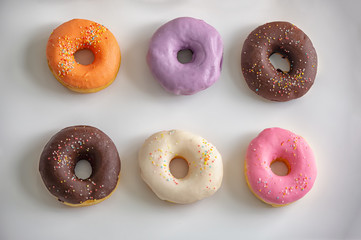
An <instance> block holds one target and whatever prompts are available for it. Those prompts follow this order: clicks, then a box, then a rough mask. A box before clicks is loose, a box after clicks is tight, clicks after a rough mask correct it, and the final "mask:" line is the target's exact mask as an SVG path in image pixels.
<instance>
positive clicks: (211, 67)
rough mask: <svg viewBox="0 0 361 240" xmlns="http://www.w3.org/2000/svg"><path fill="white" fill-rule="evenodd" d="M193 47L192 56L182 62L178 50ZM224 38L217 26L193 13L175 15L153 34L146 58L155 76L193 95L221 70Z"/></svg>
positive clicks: (170, 88)
mask: <svg viewBox="0 0 361 240" xmlns="http://www.w3.org/2000/svg"><path fill="white" fill-rule="evenodd" d="M182 50H190V51H191V52H192V59H191V61H190V62H188V63H184V64H183V63H180V62H179V61H178V59H177V54H178V52H179V51H182ZM222 56H223V42H222V39H221V36H220V35H219V33H218V32H217V30H216V29H215V28H213V27H212V26H210V25H209V24H207V23H206V22H204V21H202V20H198V19H194V18H190V17H181V18H176V19H174V20H172V21H170V22H168V23H166V24H164V25H163V26H161V27H160V28H159V29H158V30H157V31H156V32H155V33H154V35H153V37H152V39H151V41H150V46H149V50H148V55H147V62H148V65H149V68H150V70H151V72H152V74H153V75H154V77H155V78H156V79H157V80H158V81H159V83H160V84H161V85H162V86H163V87H164V88H165V89H166V90H167V91H169V92H171V93H174V94H176V95H191V94H194V93H197V92H199V91H201V90H204V89H206V88H208V87H210V86H211V85H212V84H213V83H215V82H216V81H217V80H218V78H219V75H220V73H221V67H222Z"/></svg>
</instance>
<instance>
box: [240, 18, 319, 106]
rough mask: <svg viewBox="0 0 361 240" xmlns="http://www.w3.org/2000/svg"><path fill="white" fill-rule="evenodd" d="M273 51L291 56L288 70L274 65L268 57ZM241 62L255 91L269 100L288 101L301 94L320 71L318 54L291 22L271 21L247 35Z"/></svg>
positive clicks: (250, 86)
mask: <svg viewBox="0 0 361 240" xmlns="http://www.w3.org/2000/svg"><path fill="white" fill-rule="evenodd" d="M274 53H279V54H281V55H282V56H283V57H286V58H287V59H288V61H289V63H290V70H289V71H288V72H285V71H282V70H280V69H276V68H275V67H274V66H273V65H272V63H271V62H270V60H269V57H270V56H271V55H272V54H274ZM241 65H242V73H243V76H244V78H245V80H246V82H247V84H248V87H249V88H250V89H251V90H252V91H254V92H255V93H256V94H258V95H260V96H262V97H264V98H266V99H268V100H272V101H280V102H285V101H289V100H292V99H296V98H299V97H302V96H303V95H304V94H306V93H307V92H308V90H309V89H310V88H311V86H312V85H313V82H314V80H315V77H316V73H317V54H316V50H315V48H314V47H313V44H312V42H311V40H310V39H309V38H308V36H307V35H306V34H305V33H304V32H303V31H302V30H301V29H299V28H297V27H296V26H295V25H293V24H291V23H289V22H270V23H266V24H264V25H262V26H259V27H257V28H256V29H255V30H253V31H252V32H251V33H250V34H249V35H248V37H247V39H246V40H245V42H244V45H243V48H242V53H241Z"/></svg>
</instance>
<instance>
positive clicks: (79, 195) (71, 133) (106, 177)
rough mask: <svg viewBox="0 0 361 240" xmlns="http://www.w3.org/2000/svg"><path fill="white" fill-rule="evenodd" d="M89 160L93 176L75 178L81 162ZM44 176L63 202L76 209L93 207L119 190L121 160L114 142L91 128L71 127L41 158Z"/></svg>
mask: <svg viewBox="0 0 361 240" xmlns="http://www.w3.org/2000/svg"><path fill="white" fill-rule="evenodd" d="M80 160H87V161H88V162H89V163H90V165H91V167H92V173H91V175H90V177H89V178H87V179H80V178H78V177H77V176H76V175H75V166H76V164H77V162H78V161H80ZM39 171H40V175H41V177H42V179H43V181H44V184H45V186H46V187H47V189H48V190H49V191H50V193H51V194H52V195H54V196H55V197H56V198H58V200H59V201H61V202H63V203H64V204H66V205H69V206H72V207H78V206H89V205H94V204H96V203H99V202H101V201H103V200H105V199H107V198H108V197H109V196H110V195H111V194H112V193H113V191H114V190H115V189H116V187H117V185H118V182H119V175H120V158H119V154H118V151H117V149H116V147H115V145H114V143H113V141H112V140H111V139H110V138H109V137H108V136H107V135H106V134H105V133H103V132H102V131H100V130H99V129H97V128H95V127H91V126H72V127H67V128H64V129H63V130H61V131H60V132H58V133H57V134H55V135H54V136H53V137H52V138H51V139H50V140H49V142H48V143H47V144H46V145H45V147H44V150H43V152H42V154H41V156H40V163H39Z"/></svg>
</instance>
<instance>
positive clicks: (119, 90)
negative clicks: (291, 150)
mask: <svg viewBox="0 0 361 240" xmlns="http://www.w3.org/2000/svg"><path fill="white" fill-rule="evenodd" d="M360 7H361V4H360V2H358V1H309V2H307V1H238V0H233V1H232V0H223V1H219V0H198V1H197V0H188V1H187V0H184V1H177V0H152V1H150V0H128V1H127V0H123V1H110V0H109V1H107V0H105V1H96V0H94V1H70V0H68V1H45V0H44V1H23V2H20V1H18V2H16V1H11V0H5V1H4V0H2V1H1V2H0V26H1V30H0V31H1V33H0V49H1V53H0V54H1V55H0V56H1V58H0V74H1V75H0V78H1V85H0V89H1V93H0V162H1V165H0V239H2V240H7V239H12V240H16V239H53V240H55V239H76V238H78V239H240V238H244V239H260V238H263V239H270V238H271V239H309V238H317V239H328V238H336V239H342V238H361V227H360V226H361V186H360V170H361V161H360V160H361V159H360V158H361V151H360V146H361V125H360V120H361V108H360V103H361V95H360V92H361V91H360V90H361V79H360V66H361V60H360V59H361V57H360V56H361V47H360V44H361V17H360V14H359V10H360ZM180 16H191V17H195V18H200V19H203V20H205V21H206V22H208V23H209V24H211V25H212V26H214V27H215V28H216V29H217V30H218V31H219V33H220V34H221V36H222V38H223V40H224V61H223V70H222V74H221V77H220V79H219V81H218V82H216V83H215V84H214V85H213V86H211V87H210V88H208V89H206V90H204V91H202V92H199V93H197V94H195V95H192V96H175V95H172V94H169V93H167V92H166V91H165V90H164V89H163V88H161V86H160V85H159V84H158V83H157V82H156V81H155V80H154V79H153V77H152V76H151V74H150V71H149V68H148V66H147V64H146V61H145V56H146V53H147V48H148V43H149V39H150V37H151V36H152V34H153V32H154V31H155V30H156V29H157V28H158V27H159V26H160V25H161V24H164V23H165V22H167V21H169V20H171V19H173V18H176V17H180ZM72 18H86V19H90V20H93V21H96V22H98V23H101V24H104V25H105V26H106V27H108V28H109V29H110V30H111V31H112V33H113V34H114V35H115V36H116V38H117V40H118V43H119V45H120V48H121V52H122V64H121V68H120V72H119V74H118V76H117V78H116V80H115V82H114V83H113V84H112V85H111V86H110V87H108V88H107V89H105V90H103V91H100V92H98V93H94V94H87V95H83V94H77V93H73V92H71V91H69V90H67V89H66V88H64V87H63V86H62V85H61V84H59V83H58V82H57V81H56V79H55V78H54V77H53V76H52V74H51V72H50V70H49V69H48V66H47V62H46V57H45V48H46V43H47V39H48V37H49V35H50V33H51V31H52V29H54V28H55V27H57V26H58V25H60V24H61V23H63V22H65V21H68V20H70V19H72ZM275 20H285V21H290V22H292V23H294V24H295V25H297V26H298V27H299V28H301V29H302V30H303V31H305V32H306V34H307V35H308V36H309V37H310V38H311V40H312V42H313V43H314V46H315V48H316V51H317V53H318V58H319V68H318V74H317V77H316V81H315V84H314V85H313V87H312V88H311V90H310V91H309V92H308V93H307V94H306V95H305V96H304V97H302V98H301V99H298V100H294V101H290V102H285V103H276V102H270V101H266V100H263V99H262V98H260V97H258V96H257V95H255V94H254V93H253V92H251V91H250V90H249V89H248V87H247V86H246V83H245V81H244V78H243V76H242V74H241V70H240V50H241V47H242V44H243V41H244V40H245V38H246V37H247V35H248V34H249V33H250V32H251V31H252V30H253V29H254V28H256V27H257V26H259V25H261V24H264V23H266V22H269V21H275ZM75 124H88V125H93V126H95V127H98V128H99V129H101V130H103V131H104V132H105V133H107V134H108V135H109V136H110V137H111V138H112V139H113V141H114V142H115V144H116V146H117V148H118V151H119V154H120V157H121V162H122V171H121V182H120V185H119V187H118V188H117V189H116V191H115V192H114V194H113V195H112V196H111V197H110V198H109V199H108V200H106V201H104V202H102V203H100V204H98V205H95V206H91V207H85V208H70V207H67V206H64V205H62V204H61V203H59V202H58V201H57V200H55V199H54V198H53V197H52V196H51V195H50V194H49V193H48V191H47V190H46V188H45V187H44V184H43V182H42V180H41V178H40V175H39V172H38V163H39V156H40V153H41V151H42V149H43V147H44V145H45V144H46V143H47V141H48V140H49V139H50V137H51V136H52V135H53V134H55V133H56V132H57V131H59V130H60V129H62V128H64V127H67V126H70V125H75ZM274 126H278V127H282V128H286V129H289V130H291V131H293V132H295V133H297V134H299V135H301V136H303V137H304V138H305V139H306V140H307V141H308V143H309V144H310V145H311V147H312V148H313V150H314V152H315V155H316V158H317V167H318V177H317V179H316V183H315V185H314V188H313V189H312V191H310V192H309V194H308V195H306V196H305V197H304V198H303V199H301V200H299V201H298V202H296V203H294V204H292V205H290V206H287V207H283V208H272V207H269V206H268V205H266V204H264V203H262V202H261V201H259V200H258V199H257V198H255V197H254V196H253V195H252V193H251V192H250V191H249V189H248V187H247V185H246V182H245V178H244V173H243V164H244V157H245V152H246V149H247V145H248V143H249V142H250V140H251V139H252V138H254V137H255V136H256V135H257V134H258V133H259V132H260V131H261V130H263V129H264V128H267V127H274ZM173 128H177V129H184V130H188V131H191V132H193V133H196V134H199V135H201V136H202V137H204V138H206V139H207V140H208V141H210V142H212V143H213V144H214V145H215V146H216V147H217V148H218V150H219V151H220V152H221V154H222V156H223V161H224V179H223V184H222V187H221V189H220V190H219V191H218V192H217V193H216V194H215V195H213V196H212V197H210V198H207V199H204V200H202V201H199V202H197V203H194V204H190V205H175V204H170V203H167V202H163V201H161V200H159V199H158V198H157V197H156V196H155V195H154V194H153V192H152V191H151V190H150V189H149V188H148V187H147V186H146V185H145V183H144V182H143V181H142V180H141V178H140V175H139V168H138V162H137V151H138V150H139V148H140V146H141V145H142V143H143V141H144V140H145V139H146V138H147V137H148V136H149V135H151V134H152V133H154V132H157V131H160V130H169V129H173Z"/></svg>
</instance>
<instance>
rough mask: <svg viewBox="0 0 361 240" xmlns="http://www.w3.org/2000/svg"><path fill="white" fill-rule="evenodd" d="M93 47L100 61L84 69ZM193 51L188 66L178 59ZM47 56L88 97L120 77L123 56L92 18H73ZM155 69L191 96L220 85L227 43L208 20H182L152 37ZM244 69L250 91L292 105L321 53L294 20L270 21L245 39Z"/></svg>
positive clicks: (56, 33)
mask: <svg viewBox="0 0 361 240" xmlns="http://www.w3.org/2000/svg"><path fill="white" fill-rule="evenodd" d="M81 49H89V50H91V51H92V52H93V54H94V61H93V62H92V63H91V64H89V65H82V64H79V63H77V62H76V61H75V58H74V53H76V52H77V51H78V50H81ZM184 50H188V51H190V52H191V59H190V61H188V62H186V63H181V62H180V61H179V60H178V54H179V53H180V52H182V51H184ZM275 53H278V54H281V55H282V56H283V57H284V58H286V59H287V60H288V61H289V64H290V70H289V71H282V70H281V69H276V68H275V67H274V66H273V65H272V63H271V62H270V60H269V58H270V56H271V55H273V54H275ZM46 55H47V60H48V65H49V67H50V69H51V71H52V73H53V74H54V76H55V77H56V79H57V80H58V81H59V82H60V83H62V84H63V85H64V86H66V87H67V88H69V89H71V90H73V91H76V92H82V93H90V92H96V91H99V90H102V89H104V88H106V87H107V86H109V85H110V84H111V83H112V82H113V81H114V79H115V78H116V75H117V73H118V70H119V67H120V62H121V53H120V49H119V45H118V43H117V40H116V39H115V37H114V35H113V34H112V33H111V32H110V31H109V29H108V28H106V27H105V26H103V25H101V24H98V23H95V22H93V21H90V20H84V19H73V20H70V21H68V22H65V23H63V24H62V25H60V26H58V27H57V28H56V29H54V30H53V32H52V33H51V35H50V37H49V40H48V44H47V48H46ZM146 59H147V63H148V65H149V68H150V70H151V72H152V74H153V76H154V77H155V79H157V80H158V81H159V83H160V84H161V85H162V86H163V87H164V89H166V90H167V91H169V92H171V93H174V94H176V95H180V94H182V95H190V94H195V93H197V92H199V91H201V90H204V89H206V88H208V87H210V86H211V85H212V84H214V83H215V82H216V81H217V80H218V79H219V76H220V73H221V69H222V60H223V42H222V39H221V36H220V34H219V33H218V31H217V30H216V29H215V28H214V27H212V26H211V25H209V24H207V23H206V22H204V21H203V20H198V19H194V18H191V17H180V18H176V19H173V20H171V21H169V22H167V23H165V24H164V25H162V26H161V27H160V28H159V29H158V30H157V31H156V32H155V33H154V35H153V36H152V38H151V40H150V44H149V50H148V54H147V56H146ZM241 68H242V73H243V76H244V78H245V80H246V82H247V84H248V86H249V88H250V89H251V90H252V91H254V92H255V93H256V94H258V95H260V96H262V97H264V98H266V99H269V100H272V101H288V100H291V99H295V98H299V97H301V96H303V95H304V94H306V93H307V92H308V90H309V89H310V88H311V86H312V85H313V82H314V80H315V77H316V73H317V54H316V51H315V49H314V47H313V44H312V42H311V40H310V39H309V38H308V36H307V35H306V34H305V33H304V32H303V31H302V30H300V29H299V28H297V27H296V26H295V25H293V24H291V23H289V22H270V23H266V24H264V25H261V26H259V27H257V28H256V29H255V30H254V31H252V32H251V33H250V34H249V35H248V37H247V39H246V40H245V42H244V44H243V48H242V52H241Z"/></svg>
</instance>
